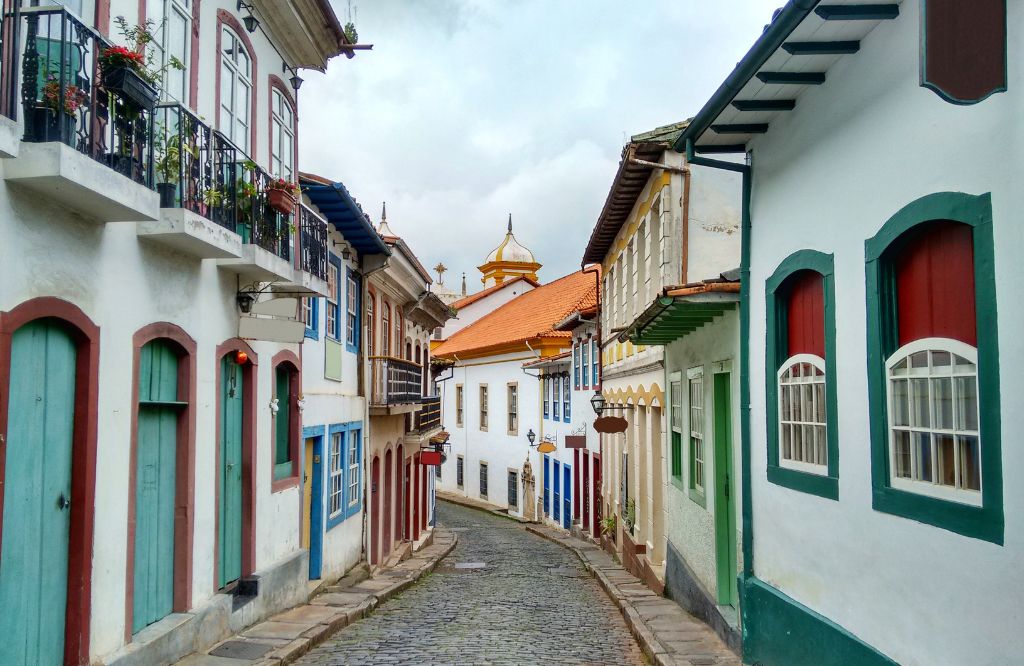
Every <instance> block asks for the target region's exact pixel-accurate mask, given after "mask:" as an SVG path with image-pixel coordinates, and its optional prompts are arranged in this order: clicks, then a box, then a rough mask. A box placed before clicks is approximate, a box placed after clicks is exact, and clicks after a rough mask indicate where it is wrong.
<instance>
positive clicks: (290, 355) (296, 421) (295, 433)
mask: <svg viewBox="0 0 1024 666" xmlns="http://www.w3.org/2000/svg"><path fill="white" fill-rule="evenodd" d="M282 364H284V365H286V366H290V368H291V369H290V373H291V374H290V376H289V381H288V393H289V398H290V401H294V404H288V405H278V409H279V410H281V409H288V410H291V421H290V422H289V424H288V426H289V427H288V452H289V454H290V455H291V458H292V473H291V474H290V475H289V476H286V477H285V478H283V479H275V478H274V452H275V450H276V449H275V448H274V447H275V446H276V444H277V440H276V436H277V423H276V421H277V415H276V414H275V415H274V416H273V417H271V428H270V433H271V437H270V441H271V442H272V444H271V447H270V492H271V493H278V492H281V491H282V490H285V489H287V488H298V487H299V486H301V485H302V483H301V482H302V467H301V465H300V464H299V448H300V444H301V442H302V441H303V437H302V412H300V411H299V409H298V406H297V403H298V400H299V398H300V397H301V396H302V361H300V360H299V357H298V356H297V355H296V354H295V352H293V351H291V350H290V349H282V350H281V351H279V352H277V353H276V354H274V357H273V358H272V359H270V377H271V386H273V389H272V393H273V397H275V398H276V397H277V375H276V373H277V367H278V366H279V365H282ZM299 515H300V518H299V520H300V521H301V520H302V518H301V515H302V511H299Z"/></svg>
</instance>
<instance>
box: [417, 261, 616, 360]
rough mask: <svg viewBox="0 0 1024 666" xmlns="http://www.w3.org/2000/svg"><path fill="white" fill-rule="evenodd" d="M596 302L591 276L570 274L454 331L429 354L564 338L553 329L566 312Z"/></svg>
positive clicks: (445, 353)
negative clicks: (541, 338)
mask: <svg viewBox="0 0 1024 666" xmlns="http://www.w3.org/2000/svg"><path fill="white" fill-rule="evenodd" d="M596 303H597V285H596V283H595V281H594V275H593V273H592V272H588V273H584V272H582V271H580V272H576V273H571V274H569V275H566V276H565V277H563V278H560V279H558V280H555V281H554V282H550V283H548V284H546V285H543V286H540V287H537V288H536V289H533V290H531V291H528V292H526V293H525V294H522V295H520V296H517V297H516V298H514V299H512V300H511V301H509V302H508V303H505V304H504V305H502V306H501V307H500V308H498V309H497V310H495V311H494V312H491V313H489V314H487V315H485V316H483V317H481V318H480V319H478V320H477V321H475V322H473V323H472V324H470V325H469V326H467V327H466V328H464V329H462V330H460V331H457V332H456V333H455V334H454V335H452V336H451V337H450V338H448V339H447V340H445V341H444V343H442V344H441V345H440V346H438V347H437V349H435V350H434V351H433V354H434V355H435V356H452V355H454V354H460V353H465V352H469V351H482V350H486V349H489V348H492V347H500V346H501V345H505V344H510V343H515V342H522V341H524V340H533V339H535V338H540V337H548V338H568V337H570V335H571V334H570V333H567V332H562V331H557V330H555V325H556V324H557V323H558V322H560V321H562V319H564V318H565V316H566V315H568V314H569V313H570V312H575V311H576V310H579V309H581V308H585V307H590V306H592V305H596Z"/></svg>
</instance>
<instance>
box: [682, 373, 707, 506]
mask: <svg viewBox="0 0 1024 666" xmlns="http://www.w3.org/2000/svg"><path fill="white" fill-rule="evenodd" d="M686 386H687V394H688V395H689V398H690V402H689V416H690V428H689V441H688V446H687V449H688V450H687V453H688V460H687V462H688V465H687V472H688V473H687V477H686V487H687V489H688V491H689V495H690V499H692V500H693V501H694V502H696V503H697V504H699V505H701V506H706V505H707V504H706V502H707V500H706V499H705V476H704V469H705V466H704V461H705V460H707V457H706V455H707V454H706V450H705V443H704V368H703V366H701V367H696V368H690V369H689V370H687V371H686Z"/></svg>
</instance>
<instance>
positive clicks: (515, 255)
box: [477, 213, 541, 289]
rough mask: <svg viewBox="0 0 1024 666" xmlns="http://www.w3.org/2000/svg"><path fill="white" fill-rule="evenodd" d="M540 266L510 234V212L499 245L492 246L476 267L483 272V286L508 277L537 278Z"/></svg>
mask: <svg viewBox="0 0 1024 666" xmlns="http://www.w3.org/2000/svg"><path fill="white" fill-rule="evenodd" d="M540 267H541V265H540V264H539V263H537V260H536V259H535V258H534V256H533V252H530V250H529V249H527V248H526V247H525V246H523V245H520V244H519V241H517V240H516V237H515V236H513V235H512V214H511V213H509V215H508V233H506V234H505V240H503V241H501V245H499V246H498V247H496V248H494V250H492V251H491V253H490V254H489V255H487V259H486V261H484V263H483V265H482V266H478V267H477V268H478V269H479V270H480V272H481V273H482V274H483V277H481V279H480V281H481V282H483V283H484V288H485V289H486V288H487V287H493V286H494V285H497V284H502V283H503V282H504V281H505V280H507V279H509V278H515V277H519V276H524V277H528V278H530V279H531V280H537V270H538V269H539V268H540Z"/></svg>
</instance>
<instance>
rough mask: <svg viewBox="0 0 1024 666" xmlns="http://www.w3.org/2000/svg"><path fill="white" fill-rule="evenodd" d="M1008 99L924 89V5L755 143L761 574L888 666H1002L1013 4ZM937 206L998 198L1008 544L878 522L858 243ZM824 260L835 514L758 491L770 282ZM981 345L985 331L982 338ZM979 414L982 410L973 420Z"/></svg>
mask: <svg viewBox="0 0 1024 666" xmlns="http://www.w3.org/2000/svg"><path fill="white" fill-rule="evenodd" d="M1007 8H1008V21H1007V23H1008V25H1009V26H1010V30H1009V31H1008V35H1009V53H1008V62H1009V63H1010V67H1009V92H1007V93H1002V94H996V95H993V96H992V97H990V98H989V99H987V100H985V101H984V102H982V103H981V104H977V105H973V106H956V105H952V104H949V103H946V102H944V101H942V100H941V99H940V98H939V97H938V96H937V95H936V94H935V93H934V92H932V91H930V90H928V89H925V88H922V87H919V85H918V77H919V73H918V60H919V44H920V37H919V30H920V20H921V18H920V15H919V5H918V3H915V2H904V3H902V5H901V6H900V17H899V19H898V20H895V21H883V22H882V23H881V24H880V25H879V26H878V27H877V28H875V30H874V31H872V32H871V33H870V34H869V35H868V36H867V37H866V38H865V39H864V40H863V41H862V42H861V49H860V52H859V53H858V54H856V55H853V56H845V57H843V58H841V59H840V60H839V61H838V62H837V63H836V64H835V66H833V67H832V68H831V69H830V70H829V72H828V81H827V82H826V83H825V84H824V85H822V86H819V87H816V88H814V89H810V90H808V91H806V92H805V93H803V94H802V95H801V96H800V102H799V104H797V106H796V109H795V110H793V111H790V112H787V113H786V114H782V115H781V116H780V118H779V119H778V120H776V121H773V123H772V129H771V131H770V132H769V133H768V134H767V135H765V136H764V137H762V138H759V139H758V140H757V142H756V143H754V144H753V151H754V158H753V160H754V165H755V168H754V182H753V186H754V191H753V202H752V211H751V215H752V221H753V232H752V251H753V256H752V265H751V285H752V288H751V295H752V301H751V322H752V323H751V343H750V354H751V369H752V374H751V378H750V379H751V381H750V386H751V399H752V410H751V424H752V436H753V439H752V446H751V454H752V481H753V488H752V492H753V507H754V521H755V523H754V534H755V542H754V558H755V570H756V573H757V575H758V576H759V577H761V578H763V579H764V580H766V581H768V582H769V583H771V584H772V585H775V586H776V587H778V588H780V589H781V590H782V591H784V592H785V593H786V594H788V595H790V596H792V597H793V598H795V599H796V600H797V601H799V602H801V603H803V604H805V605H807V606H808V607H810V608H811V609H813V610H815V611H817V612H819V613H821V614H823V615H825V616H826V617H828V618H830V619H832V620H833V621H835V622H837V623H838V624H840V625H842V626H843V627H845V628H846V629H848V630H849V631H851V632H852V633H854V634H856V635H857V636H858V637H859V638H860V639H862V640H864V641H866V642H867V643H869V644H871V645H873V646H875V647H877V648H878V649H879V650H881V651H882V652H884V653H885V654H887V655H889V656H890V657H892V658H893V659H895V660H896V661H898V662H900V663H903V664H908V665H914V664H917V665H921V666H924V665H928V666H936V665H942V664H950V665H953V664H966V663H985V664H997V663H1014V662H1016V661H1019V660H1020V654H1021V652H1022V651H1024V634H1022V633H1021V632H1020V631H1019V623H1020V620H1019V618H1020V600H1019V598H1018V596H1017V595H1016V594H1014V593H1012V592H1008V591H1011V590H1019V589H1021V588H1022V587H1024V572H1022V569H1021V567H1020V560H1021V556H1022V549H1024V524H1022V523H1021V521H1020V518H1019V517H1020V515H1021V511H1022V509H1024V485H1022V484H1021V483H1019V482H1018V480H1017V474H1016V472H1017V471H1018V470H1020V469H1024V451H1022V449H1021V447H1020V446H1019V445H1018V443H1019V442H1020V435H1019V433H1020V430H1021V425H1022V421H1021V419H1022V417H1021V413H1020V409H1018V408H1016V407H1017V405H1019V398H1018V397H1019V396H1020V395H1022V394H1024V379H1022V375H1021V373H1020V372H1018V371H1017V370H1018V369H1019V368H1020V366H1021V363H1022V361H1024V342H1022V338H1021V336H1020V334H1019V331H1020V330H1022V329H1024V310H1022V308H1021V307H1020V305H1019V303H1020V296H1019V292H1018V289H1019V284H1020V282H1021V277H1022V270H1021V267H1020V266H1021V264H1020V260H1019V257H1020V253H1021V249H1022V248H1024V225H1022V224H1021V223H1020V219H1019V218H1020V213H1019V211H1020V210H1021V209H1022V208H1024V193H1022V190H1021V188H1020V183H1019V174H1020V168H1019V160H1018V156H1019V155H1021V154H1024V134H1022V132H1021V123H1020V119H1021V115H1022V111H1024V97H1022V95H1021V93H1020V91H1021V88H1022V86H1024V75H1022V70H1021V69H1020V67H1018V66H1016V64H1017V63H1020V62H1021V61H1022V56H1024V43H1022V36H1024V33H1022V31H1021V30H1020V29H1019V28H1020V26H1021V25H1024V6H1022V5H1021V4H1020V3H1013V2H1011V3H1007ZM939 191H957V192H966V193H969V194H982V193H985V192H991V193H992V205H993V216H994V217H993V220H994V226H993V232H994V241H995V272H996V282H997V288H996V292H997V293H996V298H997V301H998V312H999V322H998V325H999V341H998V342H999V351H1000V357H1001V362H1000V363H1001V366H1002V372H1001V376H1000V381H1001V391H1000V392H1001V395H1002V457H1003V476H1004V483H1005V489H1004V493H1003V502H1004V503H1003V508H1004V512H1005V515H1006V529H1005V545H1003V546H998V545H994V544H991V543H987V542H983V541H979V540H977V539H970V538H966V537H963V536H959V535H957V534H954V533H951V532H948V531H945V530H942V529H939V528H937V527H932V526H929V525H924V524H921V523H917V522H914V521H912V520H908V519H906V518H900V517H897V516H892V515H888V514H884V513H879V512H876V511H873V510H872V508H871V490H872V487H871V476H870V466H871V463H870V459H869V456H870V447H869V445H868V442H869V441H870V438H869V431H868V427H869V420H868V419H869V417H868V403H867V394H868V387H867V376H866V372H865V369H864V367H865V366H864V362H865V361H864V359H865V356H866V353H867V347H866V340H865V330H866V328H865V327H866V324H865V298H866V296H867V295H866V294H865V287H864V284H865V278H864V240H865V239H866V238H869V237H871V236H873V235H874V234H875V233H876V232H877V231H878V229H879V228H880V227H881V225H882V224H883V223H884V222H885V221H886V220H887V219H888V218H889V217H890V216H891V215H893V214H894V213H895V212H896V211H898V210H899V209H900V208H902V207H903V206H904V205H905V204H907V203H909V202H911V201H913V200H915V199H917V198H919V197H922V196H924V195H927V194H931V193H934V192H939ZM801 248H811V249H816V250H820V251H822V252H827V253H834V254H835V285H836V296H837V300H838V303H837V307H836V330H837V337H836V349H837V354H838V356H837V372H838V377H837V382H836V384H837V388H838V405H839V422H838V424H836V425H837V427H838V431H839V451H840V462H839V477H840V478H839V501H838V502H835V501H829V500H824V499H820V498H817V497H813V496H810V495H806V494H802V493H799V492H795V491H792V490H789V489H786V488H783V487H780V486H776V485H772V484H769V483H767V482H766V480H765V466H766V462H767V461H766V452H765V446H764V442H765V407H764V403H765V389H764V380H763V374H762V373H763V368H764V363H765V355H764V349H765V345H764V340H765V303H764V284H765V280H766V279H767V278H768V276H770V275H771V273H772V272H773V271H774V270H775V267H776V266H777V265H778V263H779V262H780V261H781V260H782V259H783V258H785V257H786V256H788V255H789V254H790V253H791V252H793V251H795V250H798V249H801ZM988 333H989V332H986V331H979V334H980V335H986V334H988ZM983 408H984V407H983Z"/></svg>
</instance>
